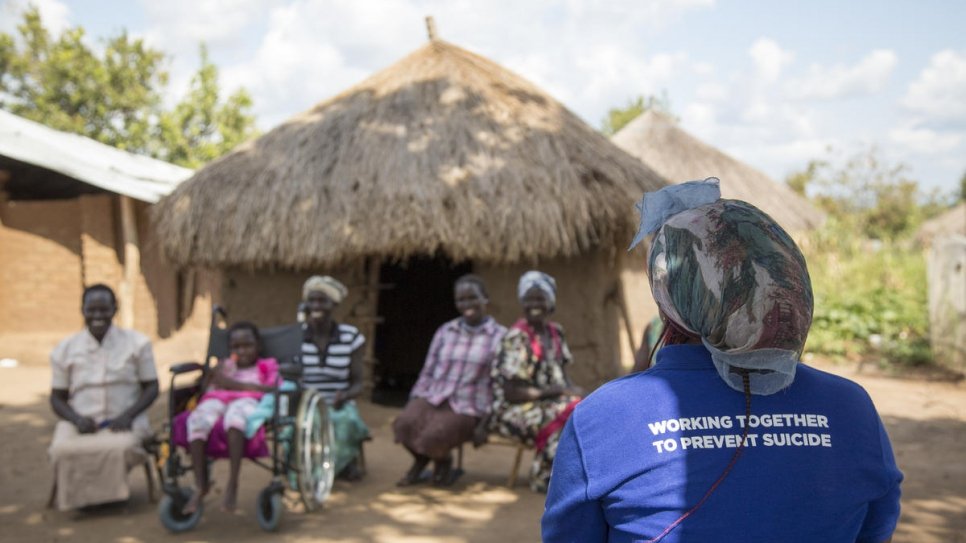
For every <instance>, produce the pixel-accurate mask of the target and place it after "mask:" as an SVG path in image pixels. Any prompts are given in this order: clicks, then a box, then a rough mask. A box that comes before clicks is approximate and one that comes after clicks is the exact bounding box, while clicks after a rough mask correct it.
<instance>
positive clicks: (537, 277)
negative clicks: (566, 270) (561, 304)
mask: <svg viewBox="0 0 966 543" xmlns="http://www.w3.org/2000/svg"><path fill="white" fill-rule="evenodd" d="M533 287H537V288H538V289H540V290H541V291H542V292H543V293H544V294H545V295H546V296H547V301H548V302H550V307H551V308H553V307H556V305H557V282H556V281H554V279H553V277H550V276H549V275H547V274H545V273H543V272H540V271H536V270H530V271H528V272H527V273H525V274H523V275H521V276H520V283H519V284H518V285H517V298H518V299H519V300H520V301H523V297H524V295H526V293H527V291H528V290H530V289H532V288H533Z"/></svg>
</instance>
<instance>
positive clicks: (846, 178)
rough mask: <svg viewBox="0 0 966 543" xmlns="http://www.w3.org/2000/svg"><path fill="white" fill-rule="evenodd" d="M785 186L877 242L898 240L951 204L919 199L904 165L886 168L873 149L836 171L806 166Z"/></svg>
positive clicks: (936, 197)
mask: <svg viewBox="0 0 966 543" xmlns="http://www.w3.org/2000/svg"><path fill="white" fill-rule="evenodd" d="M830 152H831V151H830ZM785 183H786V184H787V185H788V186H789V187H790V188H791V189H792V190H794V191H795V192H797V193H799V194H802V195H805V196H807V197H809V198H810V199H811V200H812V201H813V203H815V204H817V205H818V206H819V207H821V208H822V209H824V210H825V211H826V212H827V213H828V214H829V215H830V216H831V217H832V218H833V219H835V220H837V221H840V222H843V223H845V224H847V225H848V227H849V228H851V229H853V231H854V232H855V233H856V234H859V235H860V236H861V237H865V238H870V239H877V240H896V239H900V238H902V237H904V236H905V235H907V234H910V233H912V231H913V230H914V229H915V228H916V227H918V226H919V225H920V224H921V223H922V221H923V220H925V219H928V218H930V217H933V216H935V215H937V214H939V213H941V212H942V211H943V210H944V209H946V208H947V207H948V206H949V204H950V203H951V202H950V201H949V198H948V197H946V196H944V195H942V194H939V193H937V192H934V193H931V194H924V193H923V192H922V191H921V189H920V188H919V183H918V182H917V181H916V180H915V179H913V178H911V177H910V176H909V175H908V170H907V168H906V167H905V166H904V165H902V164H890V163H888V162H887V161H885V160H883V159H882V158H881V156H880V155H879V152H878V150H877V149H876V148H874V147H870V148H868V149H866V150H864V151H861V152H859V153H857V154H855V155H853V156H851V157H849V158H847V159H846V160H845V161H844V162H843V163H841V165H835V164H834V163H833V161H832V160H812V161H810V162H809V163H808V165H807V166H806V167H805V169H804V170H801V171H799V172H795V173H792V174H791V175H789V176H788V177H787V178H786V179H785Z"/></svg>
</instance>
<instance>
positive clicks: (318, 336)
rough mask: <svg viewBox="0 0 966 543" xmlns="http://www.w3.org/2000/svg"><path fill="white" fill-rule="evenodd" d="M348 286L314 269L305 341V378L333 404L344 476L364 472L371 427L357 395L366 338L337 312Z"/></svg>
mask: <svg viewBox="0 0 966 543" xmlns="http://www.w3.org/2000/svg"><path fill="white" fill-rule="evenodd" d="M348 293H349V290H348V289H347V288H346V287H345V285H343V284H342V283H340V282H339V281H337V280H335V279H333V278H332V277H329V276H327V275H326V276H319V275H314V276H312V277H309V278H308V280H306V281H305V285H304V286H303V287H302V301H303V303H304V304H305V310H306V313H307V315H306V319H305V322H304V323H303V325H302V326H303V330H304V332H305V334H304V339H303V341H302V355H301V356H302V367H303V374H302V383H303V385H304V386H305V387H307V388H311V389H315V390H317V391H319V393H320V394H322V396H323V397H324V398H325V401H326V403H328V405H329V408H330V415H331V417H332V425H333V427H334V430H335V470H336V473H337V474H338V476H339V477H340V478H341V479H345V480H349V481H354V480H358V479H360V478H361V477H362V475H363V471H362V468H361V466H360V463H359V460H360V456H361V453H362V443H363V442H364V441H366V440H368V439H369V428H368V427H367V426H366V424H365V423H364V422H363V421H362V417H361V416H359V410H358V409H357V408H356V404H355V401H354V398H356V397H357V396H359V394H361V393H362V371H363V370H362V346H363V345H364V344H365V342H366V338H365V336H363V335H362V334H361V333H360V332H359V330H358V329H357V328H356V327H355V326H352V325H349V324H343V323H339V322H336V321H335V320H334V319H333V318H332V313H333V311H335V308H336V307H338V306H339V304H340V303H342V300H344V299H345V297H346V296H347V295H348Z"/></svg>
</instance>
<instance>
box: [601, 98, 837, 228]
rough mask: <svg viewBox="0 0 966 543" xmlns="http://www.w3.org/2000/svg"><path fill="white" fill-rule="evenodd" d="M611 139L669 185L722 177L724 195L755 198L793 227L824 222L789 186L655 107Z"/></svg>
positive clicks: (740, 198) (783, 223) (818, 211)
mask: <svg viewBox="0 0 966 543" xmlns="http://www.w3.org/2000/svg"><path fill="white" fill-rule="evenodd" d="M611 140H612V141H613V142H614V143H616V144H617V145H618V146H619V147H620V148H622V149H624V150H625V151H627V152H628V153H630V154H632V155H634V156H636V157H637V158H639V159H641V161H642V162H644V164H646V165H647V166H649V167H650V168H651V169H653V170H654V171H656V172H657V173H658V174H660V175H661V176H662V177H663V178H664V179H665V180H666V181H667V182H668V183H681V182H684V181H690V180H694V179H704V178H706V177H717V178H719V179H721V195H722V197H724V198H732V199H737V200H744V201H746V202H750V203H751V204H753V205H755V206H756V207H758V208H760V209H761V210H762V211H764V212H765V213H768V214H769V215H771V217H772V218H773V219H775V220H776V221H778V223H779V224H781V225H782V226H783V227H784V228H785V229H786V230H788V231H791V232H801V231H804V230H809V229H812V228H815V227H816V226H818V225H820V224H821V223H822V221H824V220H825V214H824V213H823V212H821V211H820V210H818V209H816V208H815V207H813V206H812V205H811V204H809V203H808V202H807V201H806V200H805V199H804V198H802V197H801V196H799V195H798V194H795V192H793V191H792V190H791V189H789V188H788V187H786V186H785V185H782V184H779V183H776V182H774V181H772V180H771V179H770V178H769V177H768V176H767V175H765V174H764V173H762V172H760V171H758V170H756V169H754V168H752V167H751V166H749V165H747V164H745V163H743V162H740V161H738V160H736V159H734V158H732V157H730V156H728V155H726V154H725V153H723V152H721V151H719V150H718V149H716V148H714V147H712V146H710V145H708V144H706V143H704V142H702V141H701V140H699V139H697V138H695V137H694V136H692V135H691V134H689V133H687V132H685V131H684V130H683V129H682V128H681V127H679V126H678V125H677V123H676V122H675V121H674V120H673V119H671V118H670V117H668V116H667V115H664V114H662V113H659V112H656V111H654V110H649V111H646V112H644V113H643V114H641V115H640V116H639V117H637V118H636V119H634V120H633V121H631V122H630V123H628V124H627V126H625V127H624V128H623V129H621V130H620V131H619V132H618V133H617V134H614V136H613V138H611Z"/></svg>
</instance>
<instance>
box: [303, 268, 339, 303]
mask: <svg viewBox="0 0 966 543" xmlns="http://www.w3.org/2000/svg"><path fill="white" fill-rule="evenodd" d="M310 292H321V293H323V294H325V295H326V296H328V297H329V298H330V299H331V300H332V301H333V302H335V303H337V304H341V303H342V300H345V297H346V296H347V295H348V294H349V289H347V288H346V286H345V285H343V284H342V283H340V282H339V281H338V280H336V279H334V278H332V277H329V276H328V275H313V276H312V277H309V278H308V279H307V280H306V281H305V284H304V285H302V300H307V299H308V297H309V293H310Z"/></svg>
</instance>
